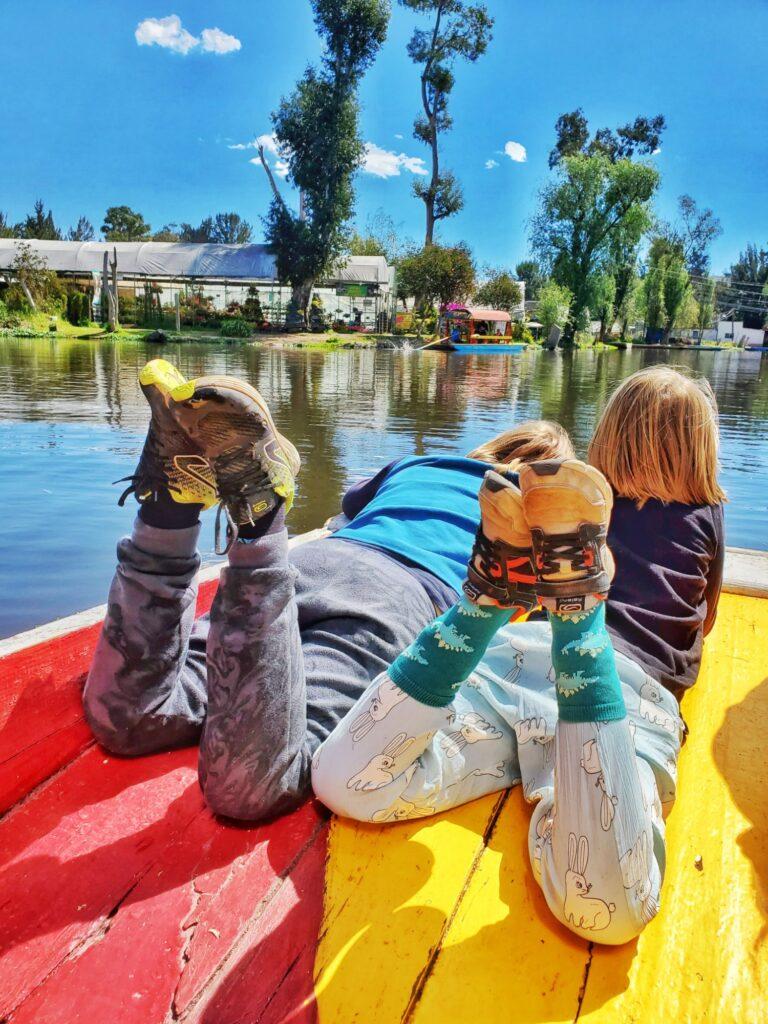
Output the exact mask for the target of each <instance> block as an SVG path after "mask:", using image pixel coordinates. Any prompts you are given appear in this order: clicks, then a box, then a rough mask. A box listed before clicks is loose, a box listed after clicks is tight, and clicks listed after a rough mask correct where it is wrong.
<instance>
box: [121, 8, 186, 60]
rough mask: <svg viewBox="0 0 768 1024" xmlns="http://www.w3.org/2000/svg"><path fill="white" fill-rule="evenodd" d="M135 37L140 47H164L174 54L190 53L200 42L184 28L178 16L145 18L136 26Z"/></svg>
mask: <svg viewBox="0 0 768 1024" xmlns="http://www.w3.org/2000/svg"><path fill="white" fill-rule="evenodd" d="M135 35H136V42H137V43H138V44H139V46H162V47H163V48H164V49H166V50H173V52H174V53H189V51H190V50H191V49H193V48H194V47H195V46H197V44H198V43H199V42H200V40H199V39H197V38H196V37H195V36H193V35H192V33H191V32H187V30H186V29H185V28H182V25H181V18H180V17H179V16H178V15H177V14H169V15H168V17H167V18H145V19H144V21H140V22H139V24H138V25H137V26H136V32H135Z"/></svg>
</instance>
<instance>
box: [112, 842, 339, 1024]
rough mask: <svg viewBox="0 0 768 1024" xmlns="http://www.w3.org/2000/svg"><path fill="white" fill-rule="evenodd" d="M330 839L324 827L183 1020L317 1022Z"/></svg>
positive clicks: (197, 1023) (196, 1023)
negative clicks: (317, 969)
mask: <svg viewBox="0 0 768 1024" xmlns="http://www.w3.org/2000/svg"><path fill="white" fill-rule="evenodd" d="M326 838H327V830H326V829H324V830H323V831H322V832H321V833H320V834H318V835H317V837H316V839H315V841H314V842H313V843H312V844H311V845H310V846H309V848H308V849H307V850H306V852H305V853H304V854H303V855H302V857H301V858H300V860H299V861H298V863H297V864H296V866H295V867H294V869H293V870H292V872H291V874H290V877H289V878H288V879H287V881H286V883H285V884H284V885H282V886H281V887H280V889H279V890H278V891H277V893H276V894H275V896H274V898H273V899H272V900H271V902H270V904H269V907H268V910H267V911H266V912H265V913H263V914H261V915H260V916H258V917H256V918H255V920H254V922H253V924H252V925H251V926H250V927H249V928H248V930H247V932H246V934H245V935H244V937H243V939H242V940H241V942H240V943H239V945H238V947H237V948H236V949H235V950H234V951H233V954H232V956H231V957H230V959H229V961H228V963H227V964H225V966H224V968H223V969H222V971H221V972H220V974H219V975H218V976H217V977H216V978H215V979H214V980H213V982H212V984H211V985H209V986H208V989H207V991H206V993H205V994H204V996H203V998H202V999H201V1000H200V1001H199V1002H198V1003H197V1005H195V1006H194V1007H193V1008H192V1010H191V1011H190V1012H188V1013H186V1014H184V1015H183V1016H182V1017H181V1019H182V1020H183V1021H185V1022H186V1021H188V1022H189V1024H256V1022H258V1024H284V1022H286V1021H291V1024H314V1022H315V1021H316V1020H317V1007H316V1003H315V991H314V980H313V969H314V959H315V950H316V949H317V942H318V934H319V932H320V926H321V922H322V917H323V874H324V871H325V862H326ZM105 1024H107V1022H105ZM323 1024H325V1018H323Z"/></svg>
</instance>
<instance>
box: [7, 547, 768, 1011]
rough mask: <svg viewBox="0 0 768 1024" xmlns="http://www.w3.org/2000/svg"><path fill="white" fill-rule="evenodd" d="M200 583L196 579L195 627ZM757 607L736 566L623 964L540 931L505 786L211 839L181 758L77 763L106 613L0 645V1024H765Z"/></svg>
mask: <svg viewBox="0 0 768 1024" xmlns="http://www.w3.org/2000/svg"><path fill="white" fill-rule="evenodd" d="M314 536H317V534H315V535H314ZM307 539H308V538H307ZM299 542H300V541H299ZM293 543H297V541H294V542H293ZM218 572H219V566H215V567H212V568H208V569H205V570H203V572H202V573H201V574H200V586H199V593H198V603H197V612H198V614H201V613H203V612H205V611H207V610H208V608H209V607H210V605H211V601H212V599H213V596H214V593H215V590H216V586H217V579H218ZM766 598H768V555H766V554H763V553H758V552H747V551H735V550H729V552H728V555H727V559H726V585H725V592H724V594H723V596H722V598H721V604H720V609H719V614H718V621H717V625H716V627H715V630H714V632H713V633H712V635H711V636H710V637H709V638H708V640H707V642H706V649H705V654H704V662H703V666H702V671H701V675H700V677H699V680H698V682H697V684H696V686H695V687H693V689H692V690H691V691H690V692H689V693H687V694H686V696H685V697H684V699H683V702H682V713H683V715H684V717H685V719H686V721H687V723H688V726H689V729H690V733H689V736H688V739H687V742H686V744H685V746H684V748H683V751H682V754H681V757H680V765H679V782H678V796H677V802H676V804H675V807H674V809H673V811H672V813H671V815H670V817H669V820H668V822H667V856H666V876H665V883H664V889H663V893H662V907H661V910H660V912H659V914H658V915H657V916H656V917H655V918H654V920H653V921H651V923H650V924H649V925H648V927H647V928H646V929H645V931H644V932H643V934H642V935H641V937H640V938H639V939H638V940H637V941H636V942H633V943H630V944H629V945H626V946H623V947H616V948H609V947H605V946H600V945H599V944H597V943H587V942H584V941H582V940H580V939H578V938H576V937H575V936H574V935H573V934H571V933H570V932H568V931H566V930H565V929H564V928H563V927H561V926H560V925H559V924H558V923H557V922H556V921H555V920H554V918H553V916H552V915H551V914H550V913H549V911H548V909H547V907H546V904H545V903H544V899H543V897H542V894H541V891H540V889H539V887H538V885H537V884H536V883H535V881H534V880H533V878H532V876H531V871H530V867H529V864H528V852H527V834H528V821H529V817H530V807H529V806H528V805H527V804H526V803H525V801H524V799H523V795H522V793H521V792H520V787H519V786H518V787H515V788H513V789H511V790H507V791H504V792H502V793H497V794H494V795H491V796H488V797H484V798H483V799H480V800H476V801H474V802H473V803H470V804H467V805H466V806H463V807H459V808H457V809H456V810H454V811H452V812H450V813H446V814H440V815H435V816H434V817H430V818H420V819H416V820H413V821H409V822H404V823H402V824H395V825H391V824H390V825H381V826H374V825H365V824H360V823H357V822H350V821H342V820H338V819H333V818H330V816H329V815H328V814H327V812H326V811H324V810H323V808H322V807H320V806H319V805H318V804H317V802H316V801H313V800H309V801H307V802H306V803H305V804H304V805H303V806H301V807H299V808H298V809H297V810H295V811H294V812H293V813H291V814H289V815H286V816H285V817H282V818H280V819H278V820H275V821H273V822H269V823H266V824H259V825H254V826H251V827H248V826H243V825H236V824H233V823H229V822H226V821H221V820H218V819H216V818H215V817H214V816H213V815H212V814H211V813H210V812H209V811H208V809H207V808H206V806H205V804H204V803H203V800H202V797H201V794H200V788H199V786H198V781H197V752H196V750H195V749H194V748H186V749H182V750H174V751H170V752H168V753H163V754H156V755H153V756H150V757H137V758H120V757H115V756H113V755H111V754H108V753H107V752H105V751H104V750H103V749H101V748H100V747H99V746H98V745H97V744H96V743H95V741H94V739H93V736H92V735H91V732H90V730H89V728H88V726H87V724H86V722H85V721H84V719H83V710H82V703H81V691H82V686H83V682H84V679H85V676H86V673H87V671H88V666H89V664H90V660H91V657H92V654H93V650H94V647H95V644H96V642H97V639H98V635H99V631H100V629H101V621H102V618H103V615H104V609H103V608H97V609H93V610H91V611H89V612H85V613H82V614H80V615H75V616H72V617H71V618H69V619H64V620H61V621H60V622H56V623H52V624H51V625H49V626H44V627H42V628H40V629H35V630H32V631H31V632H29V633H25V634H22V635H20V636H17V637H13V638H11V639H10V640H4V641H0V690H1V692H2V701H0V721H2V728H1V729H0V752H1V757H0V763H1V765H2V767H1V768H0V798H1V799H2V810H3V812H4V818H3V820H2V821H1V822H0V849H2V851H3V865H2V868H0V875H1V876H2V890H1V891H2V900H1V903H2V908H3V915H2V921H3V927H2V936H1V937H0V945H2V948H3V955H2V958H0V1018H2V1019H3V1020H5V1021H8V1022H9V1024H33V1022H34V1024H43V1022H45V1024H86V1022H87V1024H114V1022H115V1021H120V1024H169V1022H172V1021H173V1022H178V1021H181V1022H190V1024H202V1022H205V1024H256V1022H257V1021H258V1022H261V1024H280V1022H288V1021H290V1022H292V1024H296V1022H300V1024H309V1022H317V1021H319V1022H320V1024H350V1022H353V1021H358V1022H360V1024H401V1022H409V1024H445V1022H452V1021H462V1022H467V1024H468V1022H473V1021H483V1022H484V1024H509V1022H510V1021H517V1020H520V1021H531V1022H542V1024H546V1022H550V1024H554V1022H564V1021H575V1020H576V1019H577V1018H578V1020H579V1022H580V1024H584V1022H589V1024H596V1022H602V1024H608V1022H611V1024H615V1022H618V1021H648V1022H656V1021H663V1020H673V1021H675V1022H678V1024H683V1022H688V1024H694V1022H700V1021H704V1020H706V1021H708V1022H709V1024H736V1022H738V1024H747V1022H754V1024H758V1022H760V1021H765V1020H766V1003H765V993H766V991H768V943H766V942H765V935H766V928H767V927H768V925H767V923H766V922H767V920H768V911H767V910H766V906H767V905H768V904H767V903H766V892H767V887H768V824H767V823H768V758H766V756H765V742H766V741H765V737H766V735H768V665H766V660H767V659H766V655H765V649H766V648H765V637H766V635H768V600H766Z"/></svg>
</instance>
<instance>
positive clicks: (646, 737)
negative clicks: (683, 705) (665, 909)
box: [312, 622, 682, 944]
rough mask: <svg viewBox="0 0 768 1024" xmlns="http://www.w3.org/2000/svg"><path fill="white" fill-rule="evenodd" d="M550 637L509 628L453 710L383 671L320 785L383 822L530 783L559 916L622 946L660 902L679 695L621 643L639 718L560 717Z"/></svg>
mask: <svg viewBox="0 0 768 1024" xmlns="http://www.w3.org/2000/svg"><path fill="white" fill-rule="evenodd" d="M551 646H552V635H551V630H550V628H549V624H548V623H546V622H526V623H519V624H511V625H508V626H505V627H504V628H502V629H501V630H499V632H498V633H497V634H496V637H495V639H494V641H493V642H492V643H491V645H490V646H489V648H488V650H487V652H486V654H485V656H484V658H483V660H482V662H481V663H480V665H479V666H478V668H477V669H476V670H475V672H473V673H472V675H471V676H470V677H469V679H467V680H465V681H464V682H463V683H462V685H461V687H460V689H459V690H458V692H457V694H456V696H455V697H454V699H453V700H452V702H451V703H450V704H448V705H447V706H446V707H430V706H428V705H426V704H422V703H420V702H419V701H416V700H414V699H413V698H412V697H410V696H408V695H407V694H406V693H405V692H404V691H403V690H401V689H400V688H399V687H398V686H397V685H396V684H395V683H394V682H392V680H391V679H390V678H389V677H388V676H387V674H386V673H382V675H381V676H380V677H379V678H378V679H376V680H374V681H373V682H372V683H371V685H370V686H369V688H368V689H367V690H366V692H365V693H364V694H363V696H362V697H361V698H360V700H359V701H358V702H357V704H356V705H355V707H354V708H353V709H352V710H351V711H350V713H349V714H348V715H347V717H346V719H345V720H344V721H343V722H341V723H340V724H339V725H338V726H337V727H336V729H334V731H333V732H332V733H331V735H330V736H329V737H328V739H327V740H326V741H325V742H324V743H323V745H322V746H321V747H320V748H319V750H318V751H317V753H316V754H315V756H314V760H313V773H312V782H313V786H314V790H315V793H316V794H317V796H318V797H319V798H320V799H321V800H322V801H323V803H324V804H326V806H328V807H329V808H330V809H331V810H333V811H335V812H336V813H337V814H342V815H346V816H347V817H351V818H357V819H359V820H361V821H373V822H394V821H403V820H405V819H410V818H422V817H428V816H430V815H432V814H436V813H438V812H439V811H444V810H447V809H449V808H451V807H456V806H457V805H459V804H463V803H466V802H467V801H469V800H474V799H476V798H477V797H479V796H484V795H485V794H487V793H493V792H496V791H497V790H500V789H505V788H507V787H508V786H513V785H515V784H518V783H522V786H523V794H524V796H525V798H526V799H527V800H529V801H530V802H531V803H533V804H535V805H536V807H535V810H534V812H533V815H532V818H531V826H530V831H529V835H528V850H529V855H530V859H531V865H532V868H533V873H534V877H535V878H536V881H537V882H538V884H539V885H540V886H541V888H542V891H543V893H544V897H545V899H546V901H547V903H548V905H549V907H550V909H551V911H552V913H553V914H554V915H555V916H556V917H557V918H558V919H559V920H560V921H561V922H562V923H563V924H564V925H565V926H566V927H567V928H570V929H571V931H573V932H575V933H576V934H577V935H580V936H582V937H583V938H585V939H591V940H593V941H595V942H601V943H607V944H618V943H624V942H627V941H629V940H630V939H632V938H634V937H635V936H636V935H637V934H638V933H639V932H640V931H642V929H643V927H644V926H645V925H646V924H647V923H648V921H650V920H651V918H652V917H653V916H654V915H655V913H656V911H657V910H658V907H659V898H660V890H661V883H662V879H663V876H664V863H665V858H664V819H663V812H662V808H663V807H664V808H669V807H670V806H671V804H672V801H673V800H674V795H675V780H676V774H677V772H676V763H677V755H678V752H679V750H680V736H681V725H682V723H681V719H680V716H679V710H678V705H677V702H676V700H675V698H674V697H673V696H672V694H671V693H669V692H668V691H667V690H665V689H664V688H663V687H662V686H660V685H659V684H658V683H657V682H655V681H654V680H653V679H651V678H650V677H649V676H648V675H647V674H646V673H645V672H644V671H643V669H642V668H641V667H640V666H639V665H638V664H636V663H635V662H634V661H631V660H630V659H629V658H627V657H625V656H624V655H622V654H617V655H616V668H617V671H618V674H619V678H620V680H621V688H622V692H623V696H624V702H625V704H626V707H627V717H626V718H624V719H621V720H619V721H612V722H565V721H560V720H559V719H558V706H557V698H556V695H555V681H554V674H553V671H552V659H551Z"/></svg>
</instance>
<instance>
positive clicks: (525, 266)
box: [515, 260, 547, 301]
mask: <svg viewBox="0 0 768 1024" xmlns="http://www.w3.org/2000/svg"><path fill="white" fill-rule="evenodd" d="M515 277H516V278H517V280H518V281H524V282H525V298H526V300H527V299H530V300H531V301H533V300H534V299H538V297H539V292H540V291H541V287H542V285H543V284H544V282H545V281H546V279H547V278H546V275H545V274H544V271H543V270H542V269H541V267H540V266H539V264H538V263H537V262H536V260H521V261H520V263H518V264H517V266H516V267H515Z"/></svg>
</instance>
